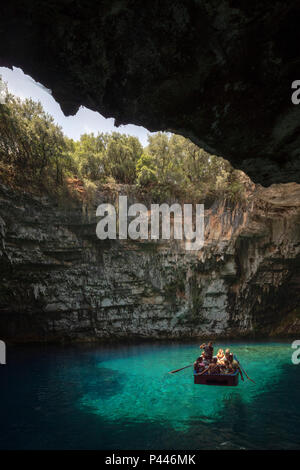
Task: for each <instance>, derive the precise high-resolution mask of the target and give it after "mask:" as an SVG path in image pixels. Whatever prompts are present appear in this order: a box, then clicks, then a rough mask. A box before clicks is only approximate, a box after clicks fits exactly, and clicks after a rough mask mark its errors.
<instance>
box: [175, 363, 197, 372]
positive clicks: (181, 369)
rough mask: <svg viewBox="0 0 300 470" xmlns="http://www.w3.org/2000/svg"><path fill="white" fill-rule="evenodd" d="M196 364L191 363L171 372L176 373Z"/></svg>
mask: <svg viewBox="0 0 300 470" xmlns="http://www.w3.org/2000/svg"><path fill="white" fill-rule="evenodd" d="M193 365H194V364H189V365H188V366H185V367H181V369H176V370H171V372H169V374H175V373H176V372H179V371H180V370H183V369H186V368H187V367H192V366H193Z"/></svg>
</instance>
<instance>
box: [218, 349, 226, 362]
mask: <svg viewBox="0 0 300 470" xmlns="http://www.w3.org/2000/svg"><path fill="white" fill-rule="evenodd" d="M224 359H225V354H224V351H223V349H219V351H218V354H217V360H218V364H223V362H224Z"/></svg>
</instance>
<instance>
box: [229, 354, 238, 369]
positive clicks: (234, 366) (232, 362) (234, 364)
mask: <svg viewBox="0 0 300 470" xmlns="http://www.w3.org/2000/svg"><path fill="white" fill-rule="evenodd" d="M228 361H229V364H230V366H231V367H232V369H233V370H234V371H236V370H237V369H238V368H239V363H238V361H236V360H235V359H234V357H233V354H232V353H230V354H229V359H228Z"/></svg>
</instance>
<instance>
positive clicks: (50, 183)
mask: <svg viewBox="0 0 300 470" xmlns="http://www.w3.org/2000/svg"><path fill="white" fill-rule="evenodd" d="M0 81H1V78H0ZM0 85H3V84H2V82H1V83H0ZM2 88H3V86H2ZM0 162H1V165H3V164H6V165H8V166H9V168H10V169H12V168H14V169H15V173H16V174H17V175H21V176H22V177H23V178H27V180H30V181H32V182H33V183H36V184H38V185H40V186H43V187H48V188H49V189H50V190H51V191H52V192H53V191H54V189H55V188H56V190H57V188H58V187H61V186H63V185H64V184H65V182H66V180H67V178H75V179H76V178H77V180H78V179H80V180H81V181H82V182H83V185H84V187H85V188H86V190H89V191H90V190H91V188H92V189H93V191H95V188H96V187H97V185H101V184H103V183H111V182H115V183H120V184H130V185H135V187H136V188H137V189H139V190H140V191H142V192H144V193H147V194H149V196H151V198H152V199H153V201H158V202H159V201H161V200H170V199H181V200H185V201H188V200H195V199H201V198H203V197H204V196H206V195H208V194H210V195H212V196H213V197H216V196H219V195H221V194H222V195H225V196H226V197H227V198H229V199H232V200H234V199H237V198H239V197H241V196H242V194H243V185H242V183H241V181H240V178H239V173H240V172H238V171H235V170H234V169H233V168H232V167H231V165H230V164H229V163H228V162H227V161H226V160H223V159H222V158H218V157H216V156H214V155H210V154H208V153H207V152H205V151H204V150H203V149H201V148H199V147H198V146H197V145H195V144H194V143H192V142H191V141H190V140H189V139H186V138H184V137H182V136H179V135H174V134H168V133H163V132H158V133H156V134H152V135H149V136H148V146H147V147H146V148H144V149H143V147H142V145H141V144H140V142H139V140H138V139H137V138H136V137H132V136H129V135H125V134H120V133H118V132H113V133H111V134H108V133H99V134H98V135H94V134H93V133H91V134H82V135H81V137H80V140H79V141H74V140H72V139H69V138H67V137H66V136H64V134H63V132H62V129H61V128H60V127H59V126H57V125H56V124H55V122H54V120H53V118H52V117H51V116H50V115H49V114H47V113H46V112H45V111H44V110H43V108H42V105H41V104H40V103H36V102H34V101H32V100H30V99H26V100H24V101H22V100H20V99H19V98H16V97H14V96H13V95H11V94H10V93H8V91H7V90H6V92H5V98H4V104H1V105H0Z"/></svg>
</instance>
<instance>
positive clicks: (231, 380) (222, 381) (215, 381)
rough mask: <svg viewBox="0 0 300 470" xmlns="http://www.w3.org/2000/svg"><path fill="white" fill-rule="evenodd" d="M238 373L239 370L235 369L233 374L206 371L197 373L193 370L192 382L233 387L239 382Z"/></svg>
mask: <svg viewBox="0 0 300 470" xmlns="http://www.w3.org/2000/svg"><path fill="white" fill-rule="evenodd" d="M235 359H236V357H235ZM236 360H237V359H236ZM239 375H240V372H239V370H236V371H235V372H234V374H208V373H207V372H205V374H201V372H199V373H197V372H196V371H195V370H194V384H198V385H223V386H224V385H225V386H227V387H235V386H236V385H238V383H239Z"/></svg>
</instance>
